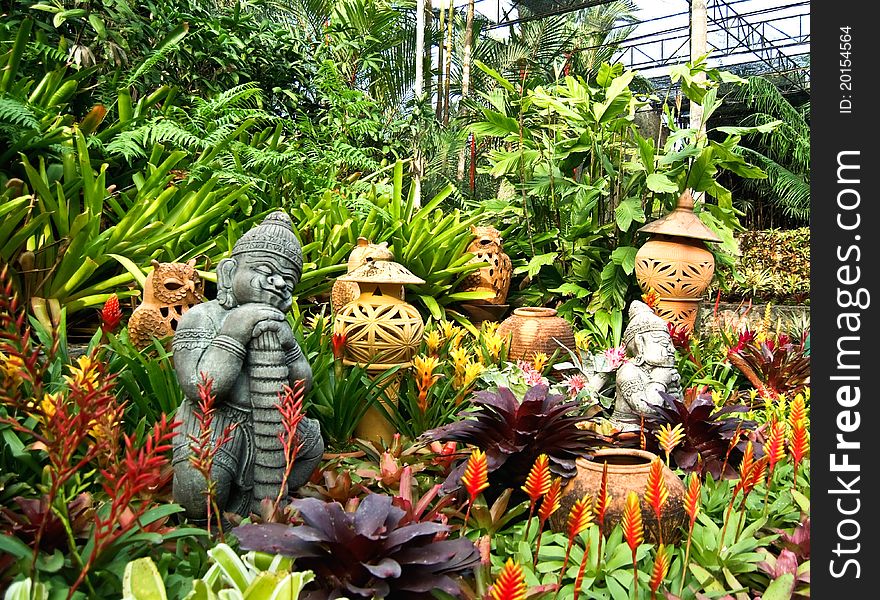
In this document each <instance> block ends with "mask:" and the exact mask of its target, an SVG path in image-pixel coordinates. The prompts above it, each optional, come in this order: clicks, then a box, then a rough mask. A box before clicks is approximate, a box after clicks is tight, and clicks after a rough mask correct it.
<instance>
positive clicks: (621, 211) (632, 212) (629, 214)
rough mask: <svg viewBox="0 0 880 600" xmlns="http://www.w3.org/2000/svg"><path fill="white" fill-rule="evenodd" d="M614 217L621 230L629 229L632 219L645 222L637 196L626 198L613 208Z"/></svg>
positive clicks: (640, 202)
mask: <svg viewBox="0 0 880 600" xmlns="http://www.w3.org/2000/svg"><path fill="white" fill-rule="evenodd" d="M614 218H615V220H616V221H617V226H618V227H620V230H621V231H629V228H630V225H632V222H633V221H637V222H639V223H644V222H645V211H644V210H642V201H641V200H640V199H639V198H627V199H626V200H624V201H623V202H621V203H620V204H618V205H617V208H615V209H614Z"/></svg>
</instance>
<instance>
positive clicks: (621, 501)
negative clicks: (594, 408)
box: [550, 448, 687, 544]
mask: <svg viewBox="0 0 880 600" xmlns="http://www.w3.org/2000/svg"><path fill="white" fill-rule="evenodd" d="M654 458H656V455H655V454H652V453H651V452H646V451H645V450H635V449H631V448H612V449H605V450H598V451H596V452H595V453H594V455H593V460H588V459H586V458H579V459H577V475H575V477H573V478H572V479H571V480H569V482H568V484H566V486H565V487H564V488H563V490H562V500H561V503H560V507H559V510H557V511H556V512H555V513H554V514H553V515H552V516H551V517H550V526H551V527H552V528H553V530H554V531H564V530H565V526H566V520H567V518H568V513H569V512H570V511H571V507H572V506H574V503H575V502H576V501H577V500H578V499H579V498H581V497H583V496H584V495H590V496H592V497H593V498H594V499H595V498H597V497H598V495H599V488H600V487H601V485H602V468H603V466H604V465H605V464H606V463H607V464H608V481H607V493H608V494H609V495H610V496H611V505H610V507H609V508H608V512H607V513H606V516H605V524H604V531H605V533H606V535H607V534H608V533H609V532H611V530H612V529H614V526H615V525H617V524H618V523H620V521H621V518H622V517H623V509H624V506H625V504H626V497H627V495H628V494H629V492H630V491H634V492H636V493H637V494H638V496H639V502H640V506H641V509H642V523H643V527H644V531H645V540H646V541H649V542H652V543H658V542H659V540H660V532H661V531H662V534H663V535H662V537H663V543H664V544H674V543H677V542H679V541H680V540H681V535H682V526H683V525H685V524H686V523H687V513H686V512H685V509H684V495H685V487H684V483H682V481H681V479H679V478H678V475H676V474H675V473H674V472H673V471H672V470H671V469H669V468H668V467H666V466H664V467H663V479H664V481H665V482H666V488H667V490H668V491H669V500H668V501H667V503H666V505H665V508H664V509H663V512H662V513H661V514H662V519H661V520H660V521H659V522H658V521H657V516H656V515H655V514H654V511H653V509H652V508H651V507H650V506H649V505H648V503H647V502H646V501H645V487H646V484H647V481H648V473H649V471H650V468H651V461H652V460H653V459H654Z"/></svg>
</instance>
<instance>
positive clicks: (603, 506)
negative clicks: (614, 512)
mask: <svg viewBox="0 0 880 600" xmlns="http://www.w3.org/2000/svg"><path fill="white" fill-rule="evenodd" d="M609 506H611V494H609V493H608V463H607V462H604V463H602V482H601V483H600V484H599V495H598V496H596V522H597V523H598V524H599V548H598V552H597V554H598V558H597V559H596V560H597V561H599V562H601V561H602V540H603V538H604V534H605V514H606V513H607V512H608V507H609Z"/></svg>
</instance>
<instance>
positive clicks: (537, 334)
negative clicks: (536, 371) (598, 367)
mask: <svg viewBox="0 0 880 600" xmlns="http://www.w3.org/2000/svg"><path fill="white" fill-rule="evenodd" d="M498 335H500V336H501V337H502V338H505V339H507V338H509V339H510V349H509V351H508V353H507V360H510V361H517V360H532V358H534V355H535V353H536V352H543V353H544V354H546V355H547V356H551V355H552V354H553V353H554V352H555V351H557V350H559V351H560V352H561V353H563V354H562V355H563V356H567V353H566V351H565V348H568V349H569V350H575V342H574V330H573V329H572V328H571V325H570V324H569V322H568V321H566V320H565V319H563V318H562V317H558V316H556V309H554V308H545V307H539V306H528V307H523V308H516V309H514V311H513V314H512V315H510V316H509V317H507V318H506V319H504V321H502V322H501V324H500V325H499V326H498ZM563 346H564V347H565V348H563Z"/></svg>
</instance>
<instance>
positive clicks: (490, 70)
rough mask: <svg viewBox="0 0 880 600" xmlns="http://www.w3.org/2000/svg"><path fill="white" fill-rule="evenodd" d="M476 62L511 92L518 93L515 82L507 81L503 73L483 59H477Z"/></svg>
mask: <svg viewBox="0 0 880 600" xmlns="http://www.w3.org/2000/svg"><path fill="white" fill-rule="evenodd" d="M474 64H475V65H476V66H477V68H478V69H480V70H481V71H483V72H484V73H485V74H486V75H488V76H489V77H491V78H492V79H494V80H495V81H497V82H498V84H499V85H501V87H503V88H504V89H505V90H507V91H508V92H510V93H511V94H516V88H514V87H513V84H512V83H510V82H509V81H507V80H506V79H505V78H504V76H503V75H501V73H499V72H498V71H496V70H495V69H493V68H492V67H490V66H488V65H487V64H485V63H484V62H483V61H481V60H478V59H475V60H474Z"/></svg>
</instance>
